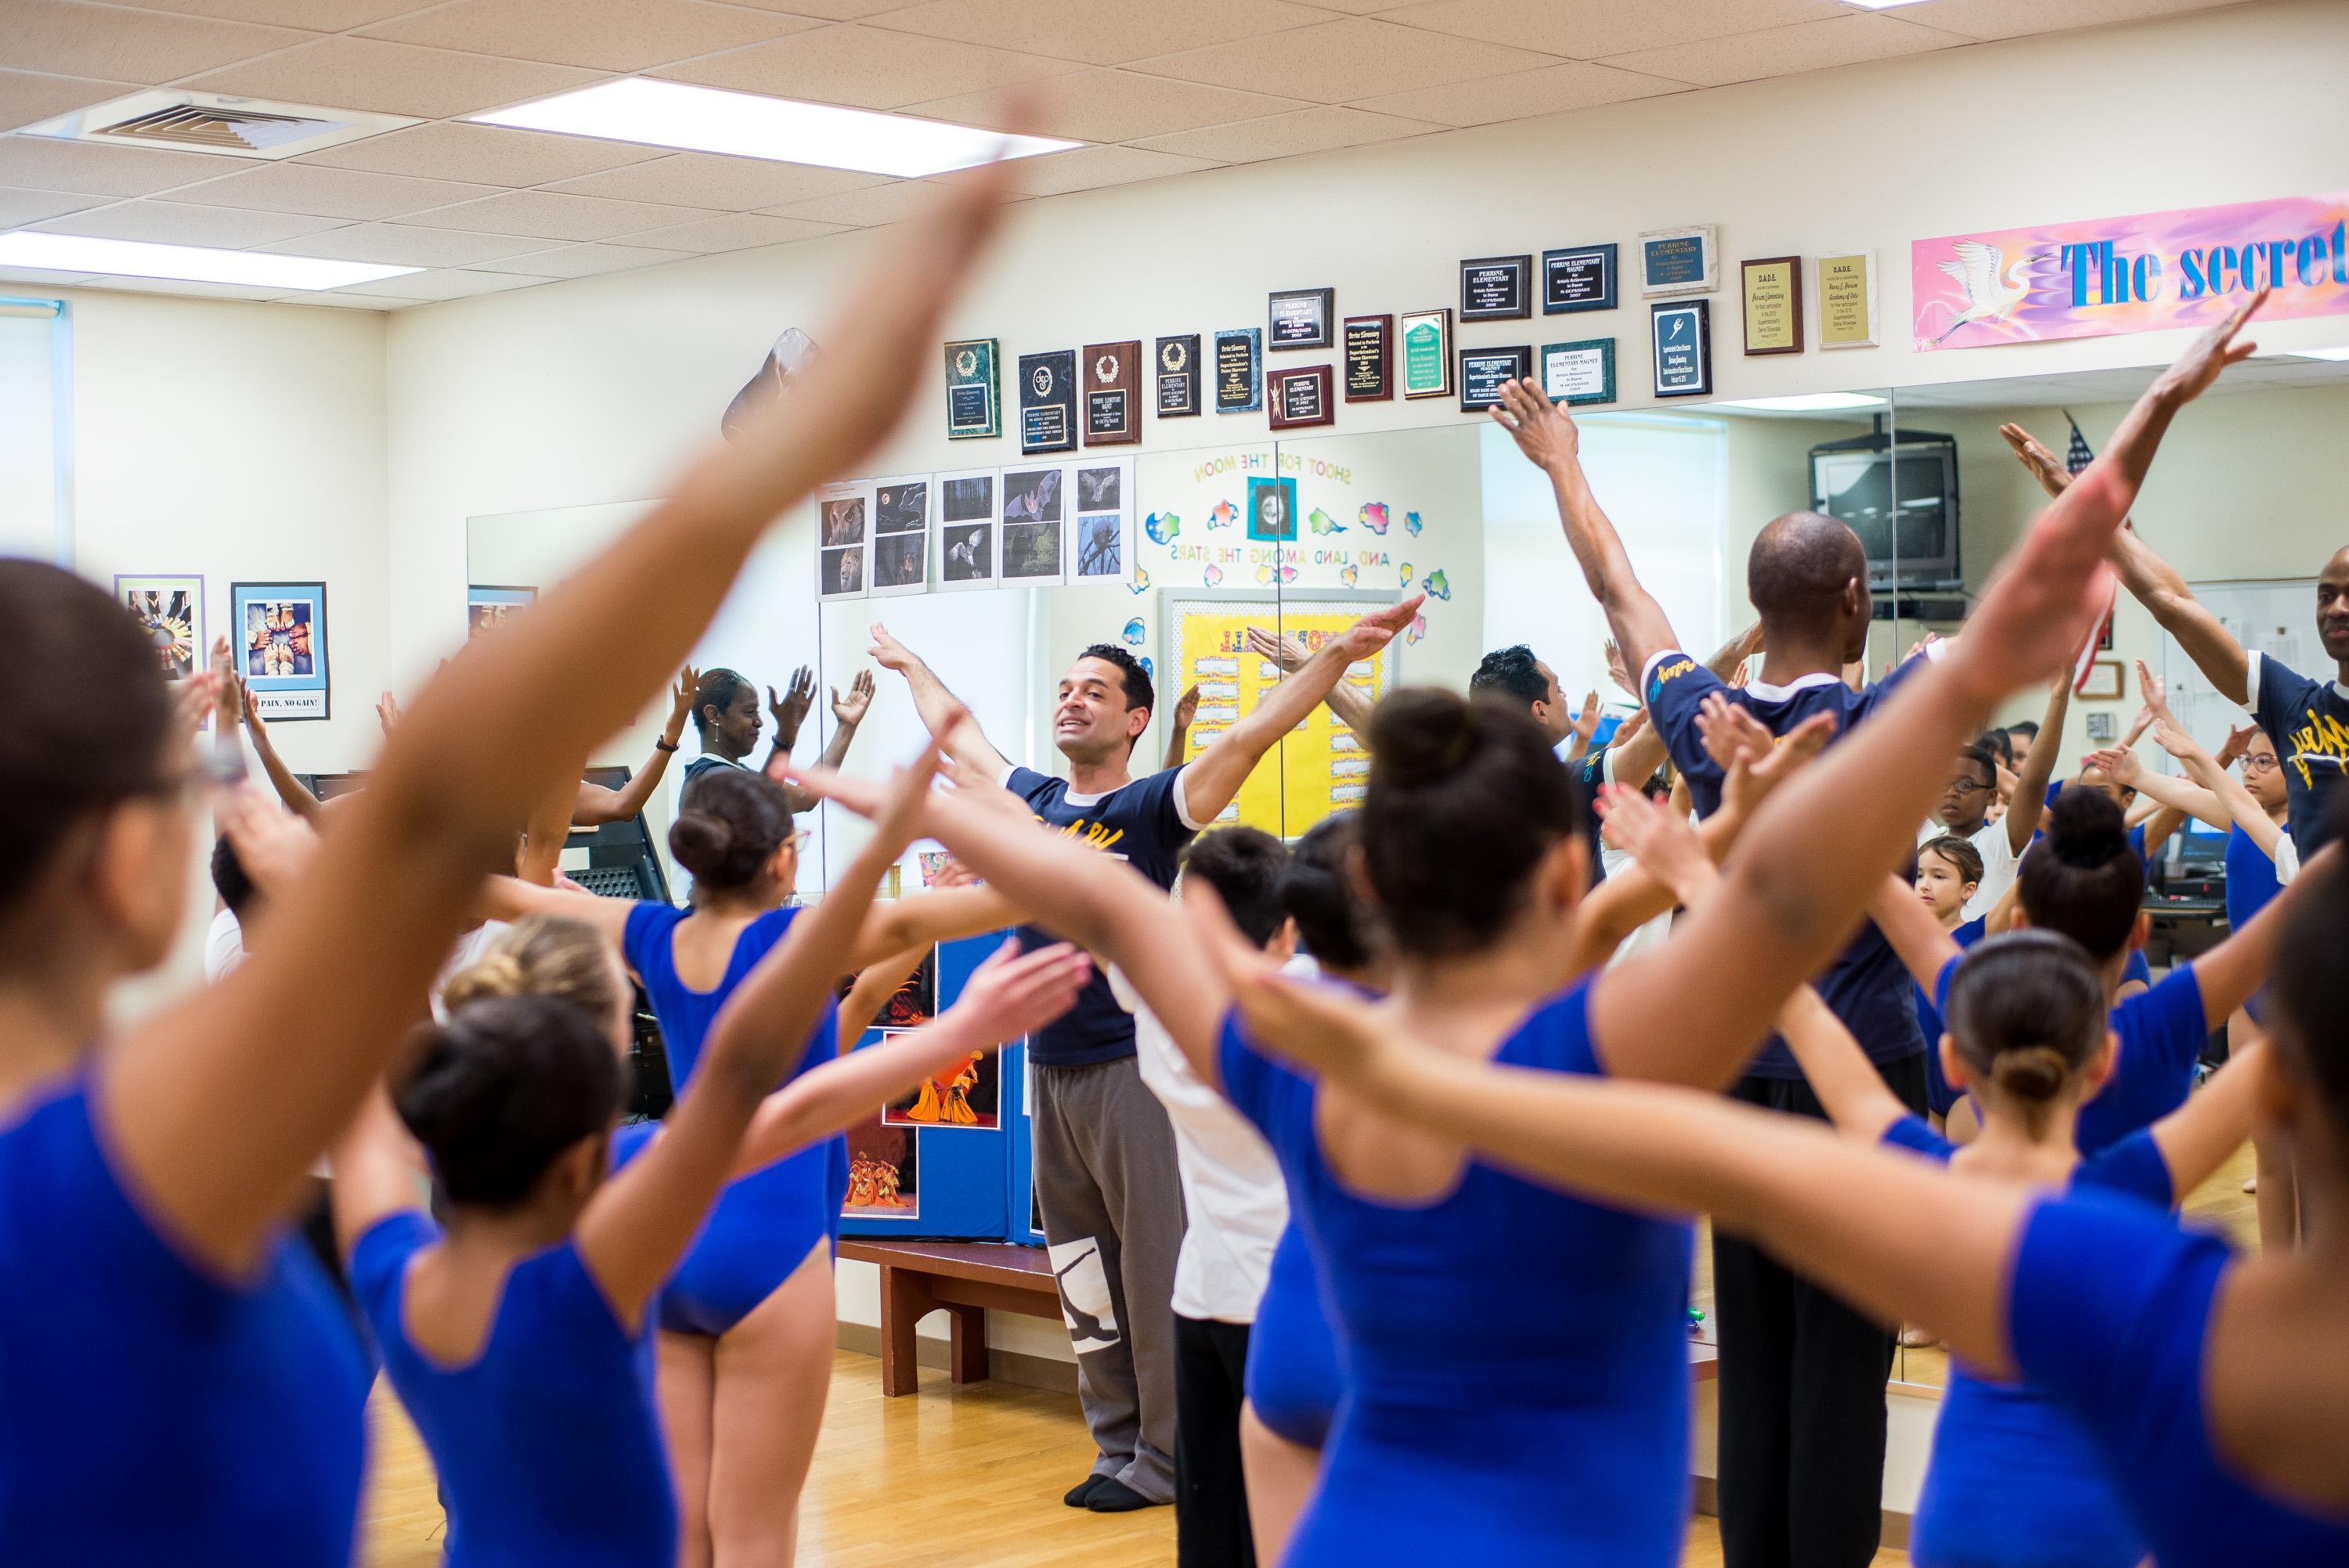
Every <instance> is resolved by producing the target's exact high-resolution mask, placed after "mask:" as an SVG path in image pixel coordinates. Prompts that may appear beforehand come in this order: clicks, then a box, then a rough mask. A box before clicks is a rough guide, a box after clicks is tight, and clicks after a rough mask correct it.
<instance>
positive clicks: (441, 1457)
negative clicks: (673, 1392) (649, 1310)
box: [351, 1212, 678, 1568]
mask: <svg viewBox="0 0 2349 1568" xmlns="http://www.w3.org/2000/svg"><path fill="white" fill-rule="evenodd" d="M439 1240H440V1227H439V1226H437V1225H435V1224H434V1223H433V1222H431V1220H429V1218H427V1217H426V1216H425V1215H423V1214H420V1213H417V1212H405V1213H398V1214H392V1215H388V1216H387V1217H386V1218H385V1219H383V1220H381V1221H379V1222H377V1223H376V1224H375V1225H374V1226H373V1227H371V1228H370V1229H369V1230H368V1231H367V1234H365V1235H363V1236H361V1237H360V1238H359V1240H358V1244H357V1246H356V1247H354V1248H353V1249H352V1256H351V1281H352V1284H353V1287H354V1288H355V1289H356V1290H357V1293H358V1295H359V1299H360V1301H361V1302H362V1303H364V1304H365V1306H366V1308H367V1318H368V1321H369V1322H370V1323H372V1324H373V1325H374V1327H375V1332H376V1338H377V1341H378V1343H379V1344H380V1345H381V1346H383V1360H384V1370H385V1372H386V1373H387V1374H388V1376H389V1377H390V1378H391V1384H392V1387H394V1388H395V1389H397V1390H398V1393H399V1402H400V1404H401V1406H402V1407H404V1408H406V1409H407V1411H408V1413H409V1417H410V1418H412V1419H413V1420H414V1421H415V1422H416V1429H417V1430H418V1431H419V1433H421V1434H422V1435H423V1438H424V1444H425V1447H426V1448H427V1449H430V1450H431V1454H432V1462H433V1466H434V1468H435V1469H436V1470H438V1471H439V1473H440V1484H441V1487H442V1488H443V1491H444V1494H445V1496H446V1499H447V1501H448V1508H449V1545H448V1552H449V1556H448V1568H534V1565H536V1564H540V1563H564V1564H567V1565H572V1568H662V1565H666V1564H668V1563H674V1562H675V1561H676V1560H677V1542H678V1522H677V1497H676V1492H675V1491H674V1490H673V1488H672V1487H671V1485H670V1481H669V1473H668V1450H667V1447H666V1446H665V1445H664V1443H663V1441H662V1438H661V1429H660V1419H659V1416H658V1414H657V1410H656V1408H655V1406H654V1403H653V1387H652V1344H651V1338H650V1336H648V1335H647V1334H645V1333H644V1332H642V1331H641V1330H639V1331H638V1332H636V1333H635V1334H631V1333H629V1332H628V1331H627V1329H626V1328H625V1327H623V1326H621V1324H620V1321H619V1319H618V1318H616V1317H615V1316H614V1315H613V1313H612V1308H611V1305H610V1304H609V1303H607V1302H606V1301H605V1299H604V1293H603V1291H602V1290H601V1289H599V1288H598V1287H597V1286H596V1284H595V1280H594V1278H593V1277H592V1276H591V1275H590V1274H588V1273H587V1270H586V1267H585V1264H582V1263H581V1262H580V1259H579V1253H578V1251H577V1249H576V1248H575V1247H574V1246H573V1245H572V1243H569V1242H567V1241H566V1242H564V1243H563V1244H562V1245H560V1246H557V1247H554V1248H551V1249H549V1250H548V1251H546V1252H543V1253H537V1254H535V1255H534V1256H532V1257H529V1258H525V1259H523V1261H522V1262H521V1263H518V1264H515V1265H514V1266H513V1269H512V1272H511V1273H510V1274H507V1276H506V1283H505V1293H504V1295H503V1296H502V1298H501V1299H500V1301H499V1303H498V1309H497V1315H496V1316H495V1317H494V1318H493V1319H492V1322H491V1324H490V1330H489V1333H488V1335H487V1336H486V1337H485V1338H484V1339H483V1341H482V1344H481V1352H480V1354H479V1355H478V1356H476V1357H474V1358H473V1360H471V1362H469V1363H467V1364H466V1365H464V1366H461V1367H444V1366H441V1365H440V1364H438V1363H436V1362H434V1361H433V1360H431V1359H430V1358H429V1357H427V1356H426V1355H425V1354H424V1353H423V1352H422V1351H420V1350H419V1349H418V1348H417V1347H416V1345H415V1343H414V1342H413V1341H412V1340H410V1339H409V1336H408V1326H407V1322H406V1318H405V1308H404V1306H403V1303H404V1302H405V1300H406V1298H407V1288H406V1285H407V1278H408V1266H409V1263H410V1261H411V1260H413V1259H414V1258H415V1256H416V1254H417V1253H419V1252H421V1251H423V1250H424V1249H425V1248H427V1247H429V1246H430V1245H432V1243H435V1242H437V1241H439Z"/></svg>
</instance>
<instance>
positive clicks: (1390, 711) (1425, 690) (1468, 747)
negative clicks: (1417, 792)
mask: <svg viewBox="0 0 2349 1568" xmlns="http://www.w3.org/2000/svg"><path fill="white" fill-rule="evenodd" d="M1484 719H1485V713H1484V710H1483V708H1482V707H1479V705H1478V704H1476V703H1475V702H1474V701H1472V700H1470V699H1469V698H1466V697H1464V696H1460V695H1458V694H1457V693H1455V692H1448V691H1439V690H1435V689H1433V688H1429V687H1424V686H1418V687H1406V688H1405V689H1403V690H1402V691H1399V692H1396V693H1394V694H1393V695H1392V696H1389V697H1388V698H1387V699H1386V700H1385V701H1383V702H1381V703H1380V704H1379V706H1378V707H1376V708H1374V709H1372V710H1371V733H1370V737H1369V738H1370V743H1371V773H1372V776H1373V777H1374V778H1376V779H1379V780H1381V782H1384V783H1389V784H1393V785H1397V786H1400V787H1402V788H1403V789H1416V788H1418V787H1420V786H1423V785H1427V784H1433V783H1436V782H1438V781H1440V780H1442V779H1448V778H1450V777H1451V776H1452V775H1453V774H1454V773H1457V772H1458V771H1460V769H1462V768H1464V767H1465V766H1466V765H1467V762H1468V759H1469V758H1470V757H1472V756H1474V755H1475V750H1476V740H1477V737H1478V735H1479V733H1480V731H1481V730H1482V728H1483V726H1484Z"/></svg>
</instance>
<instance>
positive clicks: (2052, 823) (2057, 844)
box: [2046, 784, 2129, 868]
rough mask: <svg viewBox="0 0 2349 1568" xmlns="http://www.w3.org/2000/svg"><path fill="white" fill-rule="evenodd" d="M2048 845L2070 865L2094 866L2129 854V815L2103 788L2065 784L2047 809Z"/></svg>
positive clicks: (2055, 855)
mask: <svg viewBox="0 0 2349 1568" xmlns="http://www.w3.org/2000/svg"><path fill="white" fill-rule="evenodd" d="M2046 831H2047V848H2048V851H2049V852H2050V853H2052V854H2054V857H2055V858H2056V859H2057V860H2059V861H2063V862H2064V864H2065V865H2068V866H2085V867H2090V868H2094V867H2096V866H2101V865H2106V864H2108V863H2109V862H2111V861H2115V860H2117V859H2119V858H2120V857H2121V856H2122V855H2124V854H2127V852H2128V849H2129V841H2128V819H2127V817H2126V816H2125V815H2124V814H2123V813H2122V811H2121V808H2120V803H2119V802H2118V801H2116V800H2115V799H2113V798H2112V797H2111V796H2109V795H2107V794H2106V793H2105V792H2104V791H2103V790H2101V789H2089V788H2088V787H2087V786H2085V785H2084V784H2066V785H2065V786H2064V788H2063V789H2059V790H2057V791H2056V792H2055V800H2054V804H2053V805H2051V806H2050V807H2049V808H2048V809H2047V830H2046Z"/></svg>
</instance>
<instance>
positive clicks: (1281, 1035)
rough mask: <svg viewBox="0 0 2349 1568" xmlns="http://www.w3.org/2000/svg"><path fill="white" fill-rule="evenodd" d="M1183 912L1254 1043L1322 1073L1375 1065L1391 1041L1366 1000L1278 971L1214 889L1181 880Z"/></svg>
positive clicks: (1347, 1073)
mask: <svg viewBox="0 0 2349 1568" xmlns="http://www.w3.org/2000/svg"><path fill="white" fill-rule="evenodd" d="M1181 908H1182V912H1183V918H1184V919H1185V920H1186V921H1188V922H1190V923H1191V929H1192V930H1193V931H1194V932H1195V933H1196V934H1198V936H1199V938H1200V945H1201V946H1202V947H1203V948H1205V949H1206V953H1207V955H1208V959H1209V961H1210V962H1211V963H1213V964H1214V965H1216V969H1217V970H1218V971H1219V972H1220V973H1221V974H1222V975H1223V977H1224V979H1225V981H1226V983H1227V984H1228V985H1230V986H1231V988H1232V1001H1233V1003H1234V1004H1235V1005H1236V1006H1237V1007H1238V1008H1239V1010H1240V1016H1241V1017H1242V1018H1243V1019H1245V1020H1246V1021H1247V1026H1248V1034H1249V1036H1250V1037H1251V1038H1252V1039H1254V1040H1255V1041H1256V1042H1257V1044H1258V1045H1261V1046H1263V1047H1265V1048H1266V1049H1267V1050H1269V1051H1271V1052H1273V1053H1274V1054H1275V1055H1277V1056H1280V1057H1286V1058H1287V1059H1288V1060H1290V1061H1292V1062H1295V1063H1296V1064H1297V1065H1299V1067H1303V1068H1310V1069H1312V1070H1313V1071H1314V1072H1316V1073H1318V1074H1319V1075H1320V1076H1322V1077H1323V1078H1341V1079H1358V1078H1363V1077H1365V1076H1368V1075H1369V1074H1371V1073H1373V1072H1375V1071H1376V1070H1377V1068H1379V1066H1380V1065H1381V1062H1382V1061H1384V1060H1387V1059H1390V1058H1391V1053H1392V1052H1395V1051H1399V1050H1402V1049H1404V1048H1406V1047H1402V1046H1401V1045H1399V1044H1398V1043H1397V1042H1396V1041H1395V1040H1394V1039H1393V1037H1392V1036H1391V1035H1390V1034H1389V1033H1388V1032H1387V1030H1386V1029H1385V1028H1384V1026H1382V1023H1381V1019H1380V1017H1379V1016H1378V1014H1377V1012H1376V1011H1375V1010H1374V1009H1373V1008H1372V1007H1371V1005H1370V1004H1369V1003H1367V1002H1364V1001H1362V1000H1361V999H1360V998H1359V997H1357V996H1355V995H1353V994H1352V993H1351V992H1350V991H1348V990H1346V989H1344V988H1343V987H1341V986H1337V985H1317V984H1314V983H1312V982H1309V981H1304V980H1300V979H1299V978H1297V977H1296V976H1294V975H1283V974H1282V973H1281V972H1280V966H1279V965H1277V964H1275V963H1274V962H1273V961H1272V959H1271V958H1270V957H1269V956H1268V954H1266V953H1265V952H1264V950H1263V949H1261V948H1259V947H1257V946H1256V945H1254V944H1251V943H1250V942H1249V941H1248V940H1247V937H1245V936H1243V935H1241V934H1240V930H1239V927H1237V925H1234V924H1233V923H1232V917H1231V914H1230V913H1229V912H1228V911H1227V910H1226V909H1225V908H1224V903H1223V900H1221V899H1220V898H1218V897H1216V890H1215V889H1214V888H1213V887H1210V886H1209V885H1207V883H1206V882H1204V881H1203V880H1200V879H1197V878H1193V879H1191V880H1189V881H1187V882H1185V884H1184V889H1183V902H1182V905H1181Z"/></svg>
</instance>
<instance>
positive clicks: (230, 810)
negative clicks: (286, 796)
mask: <svg viewBox="0 0 2349 1568" xmlns="http://www.w3.org/2000/svg"><path fill="white" fill-rule="evenodd" d="M213 815H214V820H216V821H217V822H218V824H219V826H220V830H221V833H222V837H224V838H226V839H227V840H228V841H229V845H230V847H231V848H232V849H233V850H235V851H236V860H237V864H239V865H240V866H242V867H243V868H244V874H245V876H246V877H247V878H248V879H249V880H251V882H252V883H253V885H254V886H255V887H257V888H259V889H260V890H261V891H262V892H264V893H265V894H267V895H268V896H270V897H271V898H276V897H279V896H280V895H281V894H283V893H284V892H285V889H286V888H288V887H290V886H292V885H293V883H294V882H296V881H297V880H299V879H300V877H301V875H302V873H303V872H305V871H306V870H308V869H309V865H310V860H311V857H312V856H313V855H315V854H316V852H317V849H318V835H317V834H316V832H314V831H313V830H311V827H310V824H309V823H307V822H305V821H304V820H302V819H301V818H299V817H296V816H295V815H294V814H293V813H292V812H290V811H283V810H278V807H277V802H275V801H274V800H272V799H269V798H268V797H267V796H266V795H264V794H263V793H262V792H261V791H260V790H259V789H255V788H254V787H253V786H252V785H249V784H240V785H238V786H236V787H235V788H233V789H229V790H226V791H224V792H223V793H222V796H221V798H220V802H219V804H218V805H217V806H215V807H214V808H213Z"/></svg>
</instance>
